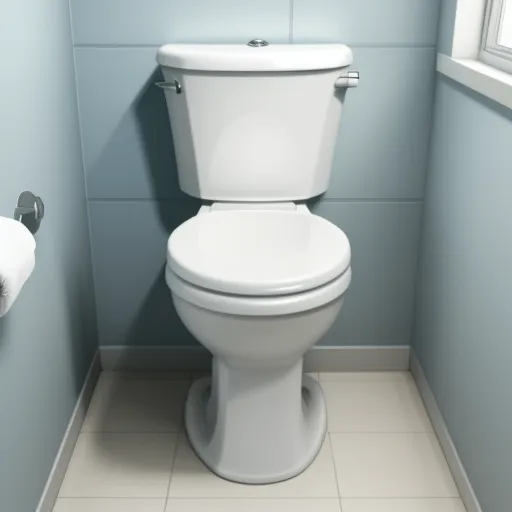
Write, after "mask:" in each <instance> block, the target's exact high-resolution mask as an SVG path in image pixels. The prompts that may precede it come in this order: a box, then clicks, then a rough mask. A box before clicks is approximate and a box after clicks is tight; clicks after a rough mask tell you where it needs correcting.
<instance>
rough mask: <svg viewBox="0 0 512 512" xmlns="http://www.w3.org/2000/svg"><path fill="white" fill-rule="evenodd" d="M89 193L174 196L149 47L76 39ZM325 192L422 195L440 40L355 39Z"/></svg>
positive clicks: (164, 117) (165, 122) (163, 112)
mask: <svg viewBox="0 0 512 512" xmlns="http://www.w3.org/2000/svg"><path fill="white" fill-rule="evenodd" d="M75 53H76V66H77V74H78V84H79V85H78V90H79V99H80V113H81V121H82V129H83V134H82V137H83V144H84V159H85V166H86V176H87V183H88V195H89V198H101V199H110V198H115V199H117V198H129V199H133V198H142V199H148V198H155V199H160V198H176V197H178V198H179V197H183V196H184V194H183V193H182V192H181V190H180V189H179V185H178V179H177V174H176V162H175V157H174V150H173V143H172V134H171V127H170V123H169V117H168V114H167V107H166V104H165V98H164V94H163V92H162V91H161V90H160V89H158V88H157V87H155V86H154V82H155V81H157V80H159V79H160V80H161V79H162V77H161V73H160V71H159V70H158V68H157V65H156V62H155V53H156V47H151V48H101V49H100V48H77V49H76V50H75ZM354 53H355V63H354V66H353V67H354V69H358V70H359V71H360V72H361V76H362V80H361V84H360V87H358V88H357V89H352V90H349V91H348V93H347V97H346V101H345V105H344V111H343V115H342V122H341V127H340V134H339V138H338V144H337V148H336V153H335V158H334V164H333V173H332V178H331V185H330V187H329V189H328V191H327V194H326V197H329V198H339V199H345V198H348V199H361V198H364V199H366V198H369V199H393V198H400V199H417V198H421V196H422V193H423V181H424V173H425V167H426V160H427V149H428V141H429V129H430V112H431V108H432V101H433V81H434V62H435V50H434V49H431V48H355V49H354Z"/></svg>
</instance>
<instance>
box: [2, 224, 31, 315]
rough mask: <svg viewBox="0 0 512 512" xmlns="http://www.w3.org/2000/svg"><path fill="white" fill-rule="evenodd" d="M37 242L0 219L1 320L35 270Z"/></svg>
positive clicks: (26, 233)
mask: <svg viewBox="0 0 512 512" xmlns="http://www.w3.org/2000/svg"><path fill="white" fill-rule="evenodd" d="M35 249H36V241H35V240H34V237H33V236H32V233H30V231H29V230H28V229H27V228H26V227H25V226H24V225H23V224H22V223H21V222H18V221H16V220H13V219H8V218H6V217H0V317H2V316H4V315H5V314H6V313H7V312H8V311H9V309H10V308H11V306H12V305H13V303H14V301H15V300H16V298H17V297H18V295H19V293H20V291H21V289H22V288H23V285H24V284H25V282H26V281H27V279H28V278H29V277H30V274H32V271H33V270H34V266H35Z"/></svg>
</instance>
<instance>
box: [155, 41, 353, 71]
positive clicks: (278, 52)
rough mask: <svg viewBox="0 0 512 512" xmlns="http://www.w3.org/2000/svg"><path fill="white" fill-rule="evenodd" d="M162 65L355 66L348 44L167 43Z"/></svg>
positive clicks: (309, 68) (278, 68)
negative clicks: (259, 45)
mask: <svg viewBox="0 0 512 512" xmlns="http://www.w3.org/2000/svg"><path fill="white" fill-rule="evenodd" d="M156 60H157V62H158V63H159V64H161V65H162V66H166V67H171V68H178V69H190V70H196V71H233V72H236V71H244V72H260V71H274V72H276V71H277V72H278V71H314V70H322V69H336V68H343V67H345V66H350V64H352V60H353V57H352V50H351V49H350V48H349V47H348V46H346V45H344V44H270V45H268V46H262V47H257V48H254V47H251V46H248V45H245V44H167V45H165V46H162V47H160V49H159V50H158V54H157V58H156Z"/></svg>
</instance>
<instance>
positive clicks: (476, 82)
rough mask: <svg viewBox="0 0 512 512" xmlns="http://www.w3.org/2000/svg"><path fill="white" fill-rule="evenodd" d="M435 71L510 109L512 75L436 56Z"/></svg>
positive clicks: (480, 65)
mask: <svg viewBox="0 0 512 512" xmlns="http://www.w3.org/2000/svg"><path fill="white" fill-rule="evenodd" d="M437 71H438V72H439V73H442V74H443V75H446V76H447V77H449V78H451V79H452V80H455V81H456V82H459V83H461V84H462V85H465V86H466V87H469V88H470V89H473V90H474V91H476V92H479V93H480V94H483V95H484V96H487V97H488V98H490V99H492V100H494V101H496V102H498V103H500V104H501V105H504V106H505V107H507V108H510V109H512V74H509V73H505V72H504V71H500V70H499V69H496V68H493V67H491V66H488V65H487V64H484V63H483V62H480V61H477V60H471V59H454V58H452V57H449V56H448V55H444V54H443V53H438V54H437Z"/></svg>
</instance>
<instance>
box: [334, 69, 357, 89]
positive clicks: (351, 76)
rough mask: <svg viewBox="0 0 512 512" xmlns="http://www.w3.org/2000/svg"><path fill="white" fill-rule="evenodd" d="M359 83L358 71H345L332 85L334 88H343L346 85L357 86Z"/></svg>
mask: <svg viewBox="0 0 512 512" xmlns="http://www.w3.org/2000/svg"><path fill="white" fill-rule="evenodd" d="M358 85H359V71H347V72H346V73H345V74H343V75H341V76H340V77H339V78H338V79H337V80H336V82H334V87H335V88H336V89H345V88H347V87H357V86H358Z"/></svg>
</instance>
